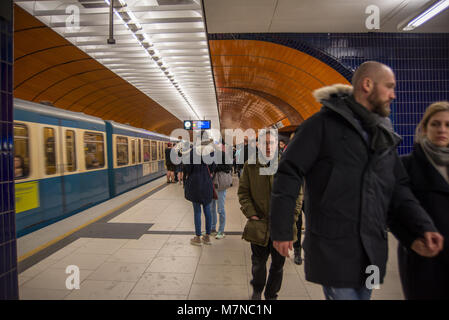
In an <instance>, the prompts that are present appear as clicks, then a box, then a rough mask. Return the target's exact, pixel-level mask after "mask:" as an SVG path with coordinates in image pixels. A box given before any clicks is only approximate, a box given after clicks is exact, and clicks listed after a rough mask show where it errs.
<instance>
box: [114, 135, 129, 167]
mask: <svg viewBox="0 0 449 320" xmlns="http://www.w3.org/2000/svg"><path fill="white" fill-rule="evenodd" d="M116 149H117V165H118V166H124V165H126V164H128V138H126V137H117V140H116Z"/></svg>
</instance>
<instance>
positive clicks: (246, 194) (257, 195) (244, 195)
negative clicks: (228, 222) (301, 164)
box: [237, 160, 303, 247]
mask: <svg viewBox="0 0 449 320" xmlns="http://www.w3.org/2000/svg"><path fill="white" fill-rule="evenodd" d="M262 167H266V165H263V164H260V163H259V160H257V161H256V164H248V161H247V162H245V165H244V166H243V172H242V175H241V177H240V182H239V189H238V192H237V195H238V197H239V202H240V205H241V207H240V210H242V213H243V214H244V215H245V216H246V218H248V221H247V222H246V225H245V229H244V230H243V235H242V239H245V240H246V241H249V242H251V243H254V244H257V245H260V246H264V247H266V246H267V245H268V241H269V239H270V231H269V228H268V226H269V213H270V199H271V188H272V186H273V176H272V175H260V174H259V169H260V168H262ZM302 201H303V188H301V190H300V193H299V197H298V199H297V201H296V208H295V219H294V223H293V226H292V228H293V235H294V238H293V242H295V241H296V240H297V236H296V234H297V228H296V221H297V220H298V219H299V218H300V213H301V207H302ZM252 216H257V217H259V219H260V220H253V219H250V217H252Z"/></svg>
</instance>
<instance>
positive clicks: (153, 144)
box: [151, 141, 157, 161]
mask: <svg viewBox="0 0 449 320" xmlns="http://www.w3.org/2000/svg"><path fill="white" fill-rule="evenodd" d="M155 160H157V143H156V141H151V161H155Z"/></svg>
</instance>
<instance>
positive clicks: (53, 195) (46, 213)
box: [40, 124, 64, 221]
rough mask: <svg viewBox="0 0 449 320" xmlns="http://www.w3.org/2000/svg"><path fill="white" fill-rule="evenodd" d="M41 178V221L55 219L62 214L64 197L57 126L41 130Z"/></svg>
mask: <svg viewBox="0 0 449 320" xmlns="http://www.w3.org/2000/svg"><path fill="white" fill-rule="evenodd" d="M40 134H41V135H42V140H41V141H42V145H41V146H40V153H41V155H42V158H43V162H42V164H43V168H42V169H43V171H42V172H43V178H44V179H42V180H41V183H40V188H41V189H40V193H41V208H42V212H43V220H44V221H48V220H51V219H54V218H57V217H58V216H60V215H61V214H62V213H63V212H64V201H63V199H64V197H63V187H62V179H61V168H60V163H61V145H60V144H61V142H60V131H59V128H58V126H55V125H47V124H45V125H43V126H42V128H41V133H40Z"/></svg>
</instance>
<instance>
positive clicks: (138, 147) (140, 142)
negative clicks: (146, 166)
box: [137, 139, 142, 163]
mask: <svg viewBox="0 0 449 320" xmlns="http://www.w3.org/2000/svg"><path fill="white" fill-rule="evenodd" d="M137 141H139V145H138V146H137V150H138V151H137V152H138V154H139V163H141V162H142V140H140V139H139V140H137Z"/></svg>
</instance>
